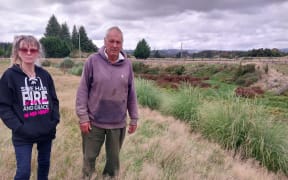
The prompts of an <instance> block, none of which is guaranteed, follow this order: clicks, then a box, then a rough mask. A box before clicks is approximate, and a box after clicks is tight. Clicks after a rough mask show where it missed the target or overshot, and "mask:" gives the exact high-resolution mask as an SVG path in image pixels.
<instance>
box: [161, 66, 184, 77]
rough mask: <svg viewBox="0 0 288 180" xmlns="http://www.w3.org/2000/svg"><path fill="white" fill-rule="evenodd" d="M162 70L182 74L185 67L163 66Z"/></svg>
mask: <svg viewBox="0 0 288 180" xmlns="http://www.w3.org/2000/svg"><path fill="white" fill-rule="evenodd" d="M164 71H165V72H168V73H170V74H177V75H182V74H184V72H185V67H184V66H182V65H174V66H169V67H167V68H165V69H164Z"/></svg>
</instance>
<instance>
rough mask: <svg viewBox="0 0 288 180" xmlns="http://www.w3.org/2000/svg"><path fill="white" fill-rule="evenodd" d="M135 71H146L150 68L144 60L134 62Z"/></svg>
mask: <svg viewBox="0 0 288 180" xmlns="http://www.w3.org/2000/svg"><path fill="white" fill-rule="evenodd" d="M132 67H133V71H134V72H135V73H145V72H147V70H148V69H149V66H148V65H146V64H144V63H143V62H135V61H133V62H132Z"/></svg>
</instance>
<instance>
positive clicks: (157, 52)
mask: <svg viewBox="0 0 288 180" xmlns="http://www.w3.org/2000/svg"><path fill="white" fill-rule="evenodd" d="M153 57H154V58H163V57H162V56H161V54H160V52H159V51H158V50H156V51H155V52H154V55H153Z"/></svg>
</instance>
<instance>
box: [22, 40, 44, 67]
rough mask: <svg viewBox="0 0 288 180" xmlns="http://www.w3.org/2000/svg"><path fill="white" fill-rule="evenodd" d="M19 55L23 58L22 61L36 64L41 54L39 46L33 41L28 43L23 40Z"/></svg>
mask: <svg viewBox="0 0 288 180" xmlns="http://www.w3.org/2000/svg"><path fill="white" fill-rule="evenodd" d="M18 55H19V57H20V58H21V61H22V63H26V64H34V63H35V61H36V60H37V57H38V55H39V48H38V47H37V46H36V45H35V44H33V43H30V44H27V43H25V42H24V41H21V42H20V45H19V49H18Z"/></svg>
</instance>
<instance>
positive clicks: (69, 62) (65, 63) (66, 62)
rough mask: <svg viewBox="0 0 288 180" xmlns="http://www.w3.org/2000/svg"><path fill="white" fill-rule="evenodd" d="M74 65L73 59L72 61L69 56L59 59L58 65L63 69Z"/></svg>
mask: <svg viewBox="0 0 288 180" xmlns="http://www.w3.org/2000/svg"><path fill="white" fill-rule="evenodd" d="M73 66H74V61H72V60H71V59H70V58H69V57H66V58H64V60H63V61H61V63H60V65H59V67H60V68H63V69H69V68H72V67H73Z"/></svg>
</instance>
